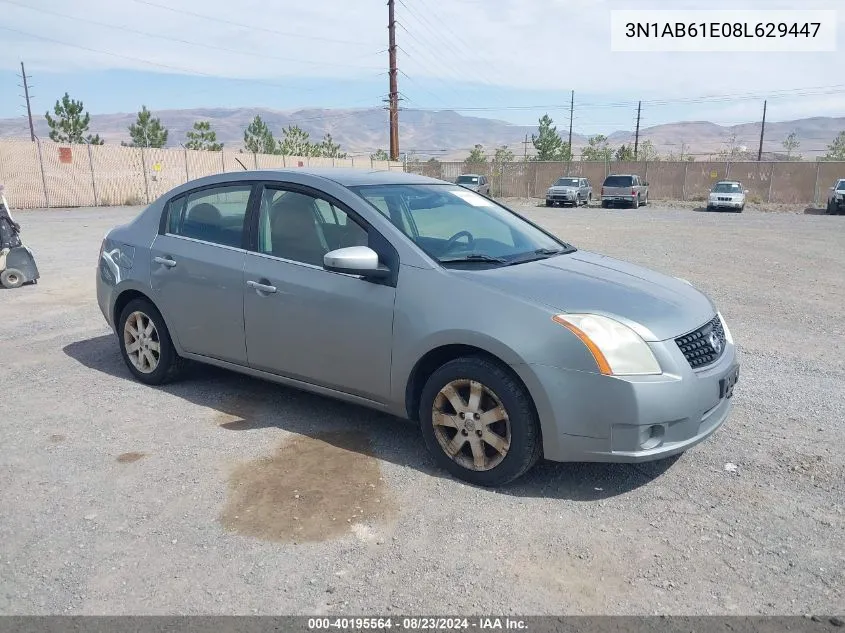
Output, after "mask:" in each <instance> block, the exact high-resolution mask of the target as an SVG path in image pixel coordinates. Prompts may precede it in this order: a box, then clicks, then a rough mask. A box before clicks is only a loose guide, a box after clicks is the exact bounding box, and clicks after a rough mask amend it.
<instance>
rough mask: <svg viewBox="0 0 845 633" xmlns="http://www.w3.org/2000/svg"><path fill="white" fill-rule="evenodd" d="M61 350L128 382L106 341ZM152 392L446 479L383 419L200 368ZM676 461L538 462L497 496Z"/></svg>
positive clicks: (634, 474) (559, 494)
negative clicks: (368, 451)
mask: <svg viewBox="0 0 845 633" xmlns="http://www.w3.org/2000/svg"><path fill="white" fill-rule="evenodd" d="M63 351H64V353H65V354H67V355H68V356H69V357H70V358H73V359H74V360H76V361H77V362H79V363H80V364H82V365H84V366H85V367H87V368H89V369H92V370H96V371H99V372H102V373H104V374H107V375H109V376H112V377H116V378H120V379H123V380H127V381H132V382H134V381H135V379H134V377H133V376H132V374H131V373H130V372H129V370H128V369H127V367H126V365H125V364H124V362H123V359H122V357H121V355H120V351H119V349H118V346H117V341H116V340H115V337H114V336H113V335H104V336H97V337H95V338H91V339H86V340H82V341H77V342H74V343H70V344H69V345H67V346H65V347H64V348H63ZM151 388H153V387H151ZM155 389H158V390H160V391H163V392H165V393H168V394H170V395H172V396H176V397H178V398H183V399H184V400H186V401H188V402H191V403H193V404H197V405H200V406H203V407H209V408H211V409H213V410H215V411H216V412H217V414H216V415H217V419H218V428H220V429H224V430H226V431H247V430H251V429H260V428H279V429H283V430H285V431H289V432H291V433H296V434H299V435H303V436H307V437H311V438H315V439H319V440H321V441H326V442H331V443H333V444H334V445H335V446H337V447H338V448H341V449H345V450H351V451H360V450H361V445H360V442H352V443H349V444H347V443H345V442H344V438H348V437H350V435H349V434H348V433H347V434H344V433H339V431H356V432H358V433H360V434H363V435H365V436H366V437H367V438H368V439H369V443H370V445H371V447H372V450H373V453H374V454H375V456H376V457H378V458H379V459H382V460H385V461H388V462H392V463H395V464H398V465H401V466H404V467H407V468H413V469H414V470H417V471H419V472H422V473H424V474H426V475H430V476H433V477H443V478H447V479H449V478H451V476H450V475H449V474H448V473H446V472H445V471H443V470H441V469H440V468H438V467H437V466H436V465H435V463H434V461H433V459H432V458H431V456H430V455H429V453H428V451H427V450H426V448H425V444H424V442H423V439H422V435H421V434H420V430H419V427H418V426H417V425H416V424H415V423H413V422H409V421H407V420H402V419H400V418H397V417H395V416H392V415H389V414H385V413H380V412H378V411H373V410H370V409H367V408H365V407H361V406H357V405H354V404H348V403H345V402H342V401H339V400H334V399H332V398H328V397H323V396H319V395H316V394H311V393H308V392H305V391H301V390H299V389H294V388H290V387H285V386H282V385H278V384H275V383H271V382H269V381H265V380H260V379H258V378H252V377H250V376H245V375H242V374H238V373H236V372H231V371H227V370H224V369H220V368H217V367H212V366H209V365H203V364H199V363H191V364H190V365H189V368H188V370H187V372H186V375H185V377H184V378H183V379H182V380H180V381H179V382H176V383H172V384H169V385H165V386H162V387H155ZM676 461H677V458H669V459H665V460H661V461H658V462H648V463H644V464H601V463H566V464H560V463H554V462H540V463H539V464H537V466H535V467H534V468H533V469H532V470H531V471H530V472H529V473H527V474H526V475H524V476H523V477H521V478H520V479H518V480H517V481H515V482H513V483H511V484H509V485H507V486H504V487H502V488H499V489H498V491H499V492H500V493H502V494H508V495H513V496H518V497H548V498H558V499H568V500H572V501H596V500H600V499H605V498H609V497H614V496H617V495H621V494H625V493H627V492H630V491H632V490H635V489H636V488H639V487H640V486H643V485H645V484H648V483H649V482H651V481H653V480H654V479H656V478H657V477H659V476H660V475H662V474H663V473H664V472H666V471H667V470H668V469H669V468H670V467H671V466H672V465H673V464H674V463H675V462H676Z"/></svg>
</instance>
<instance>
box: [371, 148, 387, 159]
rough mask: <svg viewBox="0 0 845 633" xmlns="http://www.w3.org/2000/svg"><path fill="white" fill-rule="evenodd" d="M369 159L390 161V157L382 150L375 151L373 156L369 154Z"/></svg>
mask: <svg viewBox="0 0 845 633" xmlns="http://www.w3.org/2000/svg"><path fill="white" fill-rule="evenodd" d="M370 158H372V159H373V160H390V156H388V155H387V152H385V151H384V150H383V149H377V150H376V153H375V154H370Z"/></svg>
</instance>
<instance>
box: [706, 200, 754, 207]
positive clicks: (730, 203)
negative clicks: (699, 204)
mask: <svg viewBox="0 0 845 633" xmlns="http://www.w3.org/2000/svg"><path fill="white" fill-rule="evenodd" d="M743 205H745V200H710V201H709V202H708V203H707V206H708V207H710V208H711V209H741V208H742V207H743Z"/></svg>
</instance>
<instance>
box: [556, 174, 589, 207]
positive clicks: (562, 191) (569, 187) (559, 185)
mask: <svg viewBox="0 0 845 633" xmlns="http://www.w3.org/2000/svg"><path fill="white" fill-rule="evenodd" d="M592 199H593V187H592V185H591V184H590V181H589V180H587V179H586V178H573V177H566V178H558V179H557V180H556V181H555V184H553V185H552V186H551V187H549V189H548V191H546V206H547V207H551V206H553V205H555V204H561V205H563V204H571V205H572V206H573V207H577V206H578V205H579V204H589V203H590V200H592Z"/></svg>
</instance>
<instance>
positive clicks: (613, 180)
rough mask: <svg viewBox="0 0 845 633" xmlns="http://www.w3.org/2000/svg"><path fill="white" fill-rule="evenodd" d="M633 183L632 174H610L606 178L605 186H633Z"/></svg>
mask: <svg viewBox="0 0 845 633" xmlns="http://www.w3.org/2000/svg"><path fill="white" fill-rule="evenodd" d="M633 184H634V179H633V178H631V176H608V177H607V178H605V179H604V186H605V187H632V186H633Z"/></svg>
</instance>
